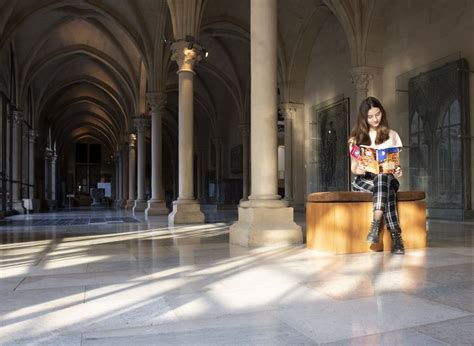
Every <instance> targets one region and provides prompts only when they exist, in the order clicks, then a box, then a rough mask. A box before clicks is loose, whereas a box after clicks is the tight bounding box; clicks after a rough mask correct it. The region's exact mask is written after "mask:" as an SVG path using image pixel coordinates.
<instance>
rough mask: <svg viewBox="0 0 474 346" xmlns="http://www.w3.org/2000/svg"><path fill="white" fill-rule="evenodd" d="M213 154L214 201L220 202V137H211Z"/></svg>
mask: <svg viewBox="0 0 474 346" xmlns="http://www.w3.org/2000/svg"><path fill="white" fill-rule="evenodd" d="M212 143H213V144H214V150H215V151H214V155H215V157H216V203H217V204H219V203H221V202H222V201H221V180H222V167H221V166H222V163H221V158H222V154H221V153H222V138H213V139H212Z"/></svg>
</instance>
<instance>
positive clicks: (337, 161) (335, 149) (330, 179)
mask: <svg viewBox="0 0 474 346" xmlns="http://www.w3.org/2000/svg"><path fill="white" fill-rule="evenodd" d="M349 109H350V108H349V98H347V97H346V98H345V97H343V96H340V97H337V98H335V99H331V100H328V101H326V102H324V103H321V104H319V105H316V106H314V107H313V112H312V115H311V116H312V119H311V123H310V131H311V133H310V137H311V155H310V167H311V171H310V172H309V173H310V179H311V185H312V190H313V191H348V190H349V186H350V172H349V155H348V152H347V151H348V147H347V138H348V136H349Z"/></svg>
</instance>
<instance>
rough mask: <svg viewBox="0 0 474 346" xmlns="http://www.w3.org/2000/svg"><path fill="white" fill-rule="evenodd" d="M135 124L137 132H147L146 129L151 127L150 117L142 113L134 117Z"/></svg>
mask: <svg viewBox="0 0 474 346" xmlns="http://www.w3.org/2000/svg"><path fill="white" fill-rule="evenodd" d="M133 124H134V125H135V128H136V129H137V132H145V130H146V129H147V128H149V127H150V118H149V117H147V116H145V115H143V114H140V115H139V116H137V117H135V118H133Z"/></svg>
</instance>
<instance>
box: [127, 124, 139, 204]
mask: <svg viewBox="0 0 474 346" xmlns="http://www.w3.org/2000/svg"><path fill="white" fill-rule="evenodd" d="M136 139H137V136H135V134H133V133H132V134H130V138H129V141H128V200H127V205H126V206H125V209H133V207H134V206H135V199H136V198H137V190H136V186H137V185H136V184H137V166H136V161H135V160H136V155H137V152H136V146H135V142H136Z"/></svg>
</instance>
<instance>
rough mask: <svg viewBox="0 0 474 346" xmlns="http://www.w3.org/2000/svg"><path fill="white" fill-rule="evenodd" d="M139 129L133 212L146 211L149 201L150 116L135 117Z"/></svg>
mask: <svg viewBox="0 0 474 346" xmlns="http://www.w3.org/2000/svg"><path fill="white" fill-rule="evenodd" d="M134 121H135V127H136V129H137V157H138V159H137V177H138V180H137V199H136V200H135V205H134V206H133V212H139V211H140V212H141V211H145V209H146V207H147V201H146V199H145V160H146V155H145V154H146V141H145V136H146V129H147V128H148V127H149V126H150V120H149V119H148V117H146V116H144V115H142V116H139V117H136V118H135V119H134Z"/></svg>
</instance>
